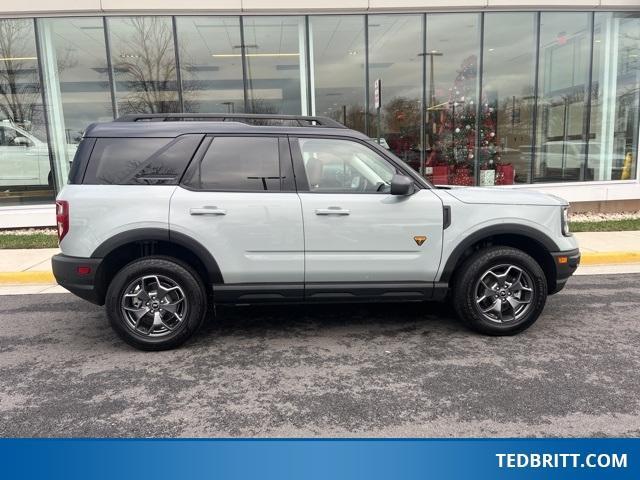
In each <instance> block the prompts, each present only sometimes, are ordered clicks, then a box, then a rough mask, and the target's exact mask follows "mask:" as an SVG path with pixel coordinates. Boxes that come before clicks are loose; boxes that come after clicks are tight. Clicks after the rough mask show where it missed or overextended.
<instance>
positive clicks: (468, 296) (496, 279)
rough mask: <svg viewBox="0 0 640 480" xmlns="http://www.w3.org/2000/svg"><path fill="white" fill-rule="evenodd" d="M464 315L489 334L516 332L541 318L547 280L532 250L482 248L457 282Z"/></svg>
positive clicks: (458, 310) (456, 293)
mask: <svg viewBox="0 0 640 480" xmlns="http://www.w3.org/2000/svg"><path fill="white" fill-rule="evenodd" d="M452 300H453V306H454V308H455V310H456V313H457V314H458V316H459V317H460V319H461V320H462V321H463V322H464V323H466V324H467V325H468V326H469V327H471V328H472V329H474V330H476V331H478V332H480V333H484V334H487V335H514V334H516V333H519V332H521V331H523V330H525V329H527V328H529V327H530V326H531V325H533V323H534V322H535V321H536V320H537V319H538V317H539V316H540V314H541V313H542V310H543V308H544V305H545V303H546V300H547V280H546V277H545V275H544V272H543V271H542V268H540V265H538V263H537V262H536V261H535V260H534V259H533V258H532V257H531V256H529V255H528V254H526V253H525V252H523V251H521V250H518V249H516V248H511V247H503V246H497V247H489V248H486V249H483V250H479V251H478V252H476V253H474V254H473V255H471V257H469V258H468V259H467V260H466V261H465V262H464V264H463V265H462V266H461V268H460V271H459V273H458V275H457V276H456V280H455V282H454V286H453V296H452Z"/></svg>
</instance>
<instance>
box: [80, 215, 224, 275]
mask: <svg viewBox="0 0 640 480" xmlns="http://www.w3.org/2000/svg"><path fill="white" fill-rule="evenodd" d="M153 241H164V242H171V243H175V244H177V245H180V246H181V247H183V248H185V249H187V250H189V251H190V252H191V253H193V254H194V255H195V256H196V257H198V259H200V261H201V262H202V264H203V265H204V266H205V268H206V270H207V275H208V276H209V281H210V282H211V283H224V281H223V278H222V272H221V271H220V267H219V266H218V262H216V260H215V258H213V255H211V252H209V250H208V249H207V248H206V247H204V246H203V245H202V244H201V243H200V242H198V241H196V240H194V239H193V238H191V237H189V236H188V235H185V234H183V233H180V232H173V231H169V229H164V228H135V229H133V230H127V231H126V232H122V233H118V234H117V235H114V236H113V237H111V238H109V239H107V240H105V241H104V242H102V243H101V244H100V245H99V246H98V247H97V248H96V249H95V250H94V251H93V253H92V254H91V258H104V257H106V256H107V255H108V254H109V253H111V252H113V251H114V250H115V249H116V248H119V247H121V246H123V245H126V244H128V243H135V242H153Z"/></svg>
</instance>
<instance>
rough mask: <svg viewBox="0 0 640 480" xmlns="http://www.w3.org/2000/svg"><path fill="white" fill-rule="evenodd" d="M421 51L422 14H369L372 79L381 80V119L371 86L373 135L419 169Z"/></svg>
mask: <svg viewBox="0 0 640 480" xmlns="http://www.w3.org/2000/svg"><path fill="white" fill-rule="evenodd" d="M421 54H422V16H421V15H370V16H369V79H370V82H371V83H372V84H373V82H374V81H375V80H376V79H380V80H381V83H382V95H381V100H382V101H381V110H380V112H381V118H380V122H378V118H377V112H376V110H375V108H374V106H375V102H374V98H373V95H374V91H373V90H374V89H373V88H371V98H370V99H369V105H370V108H371V111H372V116H371V120H370V123H369V132H370V136H371V137H373V138H384V140H385V141H386V145H385V146H387V145H388V148H390V149H391V150H392V151H393V152H394V153H395V154H396V155H398V156H399V157H400V158H402V159H403V160H404V161H405V162H407V163H408V164H409V165H411V167H413V168H414V169H416V170H419V169H420V149H421V147H420V122H421V119H420V109H421V105H422V81H421V79H422V56H421ZM378 123H380V131H378ZM382 143H383V145H384V144H385V143H384V142H382Z"/></svg>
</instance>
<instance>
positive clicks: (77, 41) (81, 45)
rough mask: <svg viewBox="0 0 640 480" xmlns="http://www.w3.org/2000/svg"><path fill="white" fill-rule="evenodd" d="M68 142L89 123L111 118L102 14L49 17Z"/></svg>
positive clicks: (78, 137)
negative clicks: (91, 16) (100, 15)
mask: <svg viewBox="0 0 640 480" xmlns="http://www.w3.org/2000/svg"><path fill="white" fill-rule="evenodd" d="M45 22H46V24H47V26H48V27H49V28H50V29H51V34H52V35H51V37H50V38H51V40H52V42H53V44H52V45H51V46H52V47H53V50H54V52H55V59H56V65H57V74H58V80H59V85H60V97H61V98H60V101H61V104H62V113H63V116H64V124H65V127H66V128H65V137H66V141H67V143H70V144H78V143H79V142H80V140H81V139H82V133H83V132H84V130H85V128H87V126H88V125H89V124H90V123H93V122H106V121H110V120H112V119H113V110H112V107H111V95H110V93H109V74H108V72H107V54H106V48H105V44H104V28H103V23H102V19H101V18H82V17H80V18H53V19H52V18H48V19H46V20H45Z"/></svg>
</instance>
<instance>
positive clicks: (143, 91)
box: [113, 17, 180, 113]
mask: <svg viewBox="0 0 640 480" xmlns="http://www.w3.org/2000/svg"><path fill="white" fill-rule="evenodd" d="M123 22H125V23H126V24H127V25H126V27H125V28H126V32H127V33H126V34H125V35H122V34H121V35H119V38H120V44H119V47H120V48H119V50H120V53H119V58H117V59H114V65H113V68H114V71H115V73H116V76H117V77H122V78H121V80H124V81H126V82H127V86H128V90H129V93H128V94H127V95H126V97H125V98H124V99H122V101H121V104H120V109H121V111H122V113H173V112H179V111H180V105H179V102H178V98H177V85H176V83H177V82H176V78H177V77H176V62H175V54H174V45H173V31H172V28H171V24H170V23H169V22H168V21H167V20H166V19H165V18H162V17H133V18H127V19H125V20H123ZM125 28H123V30H125Z"/></svg>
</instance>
